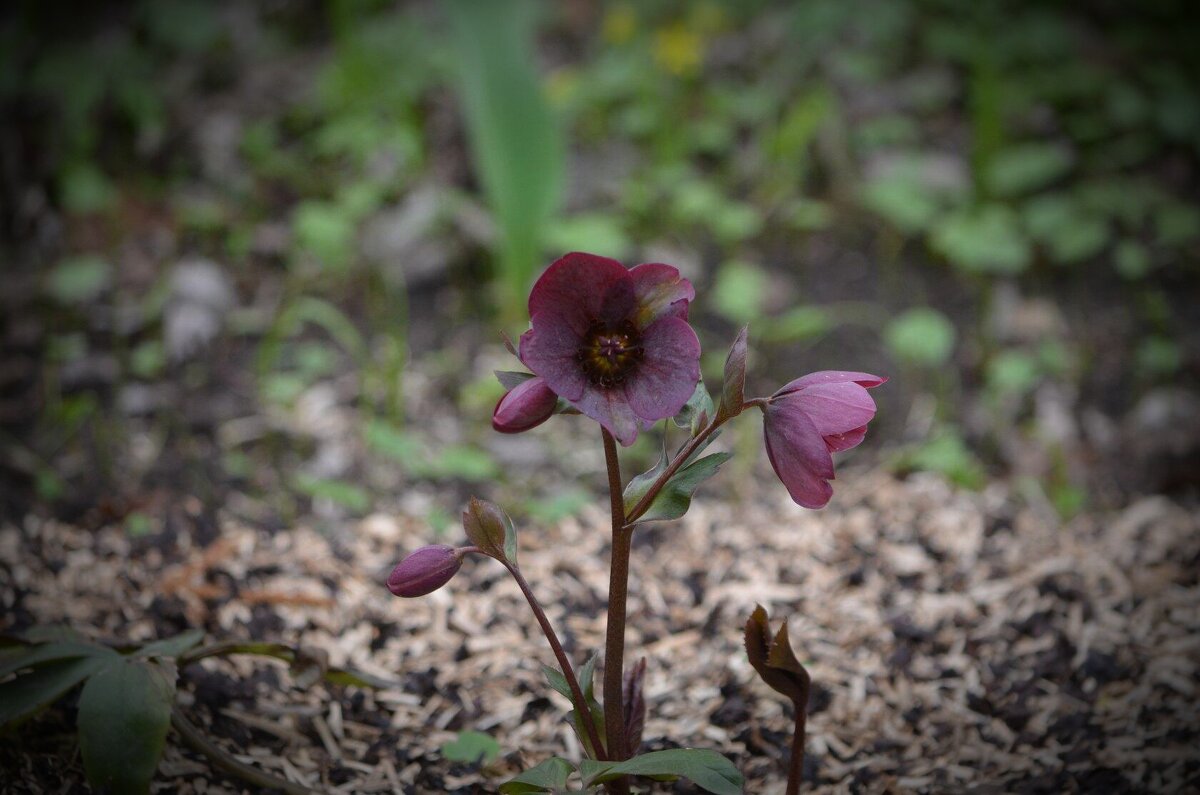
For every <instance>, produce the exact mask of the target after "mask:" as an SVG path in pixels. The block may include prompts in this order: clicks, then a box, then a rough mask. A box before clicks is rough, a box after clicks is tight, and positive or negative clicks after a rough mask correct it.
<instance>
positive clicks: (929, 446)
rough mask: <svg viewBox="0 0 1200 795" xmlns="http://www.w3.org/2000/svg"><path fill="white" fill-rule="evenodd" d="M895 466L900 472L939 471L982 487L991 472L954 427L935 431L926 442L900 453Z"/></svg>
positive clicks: (960, 482) (969, 485) (967, 484)
mask: <svg viewBox="0 0 1200 795" xmlns="http://www.w3.org/2000/svg"><path fill="white" fill-rule="evenodd" d="M892 466H893V467H894V468H895V469H896V470H898V471H899V472H900V473H905V472H937V473H939V474H941V475H943V476H945V477H946V478H948V479H949V480H951V481H953V482H954V483H957V484H958V485H960V486H963V487H965V488H968V489H978V488H982V487H983V485H984V483H985V482H986V481H987V474H986V472H985V471H984V469H983V466H982V465H981V464H980V463H979V459H978V458H976V457H975V454H974V453H972V452H971V450H970V449H969V448H968V447H967V445H966V443H965V442H964V441H963V439H962V437H961V436H960V435H959V434H958V433H957V432H956V431H955V430H954V429H953V428H945V429H942V430H940V431H938V432H936V433H934V434H933V435H932V436H931V437H930V438H929V439H928V440H927V441H925V442H924V443H923V444H921V445H919V446H916V447H914V448H912V449H910V450H907V451H905V452H904V453H902V454H901V455H899V456H898V457H896V458H895V459H894V460H893V462H892Z"/></svg>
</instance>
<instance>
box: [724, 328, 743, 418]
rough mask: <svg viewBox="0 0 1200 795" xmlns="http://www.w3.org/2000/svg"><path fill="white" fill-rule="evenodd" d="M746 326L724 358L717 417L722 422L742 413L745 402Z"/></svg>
mask: <svg viewBox="0 0 1200 795" xmlns="http://www.w3.org/2000/svg"><path fill="white" fill-rule="evenodd" d="M748 332H749V329H748V327H747V326H742V330H741V331H739V332H738V335H737V337H736V338H735V339H734V341H733V345H731V346H730V348H729V355H728V356H727V357H725V380H724V381H723V383H722V384H721V410H720V412H719V413H718V415H717V416H718V417H720V418H721V419H722V420H725V419H728V418H730V417H736V416H737V415H738V414H740V413H741V411H742V403H744V402H745V400H746V335H747V333H748Z"/></svg>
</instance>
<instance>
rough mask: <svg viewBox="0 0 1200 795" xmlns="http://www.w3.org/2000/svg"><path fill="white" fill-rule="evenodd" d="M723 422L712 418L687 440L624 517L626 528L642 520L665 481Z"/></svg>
mask: <svg viewBox="0 0 1200 795" xmlns="http://www.w3.org/2000/svg"><path fill="white" fill-rule="evenodd" d="M724 422H725V420H724V419H718V418H716V417H714V418H713V420H712V421H711V422H710V423H709V424H708V425H707V426H705V428H704V429H703V430H701V431H700V433H698V434H696V435H695V436H693V437H692V438H691V439H689V440H688V443H687V444H685V445H684V446H683V449H682V450H680V451H679V454H678V455H677V456H675V458H674V460H672V461H671V463H670V464H668V465H667V468H666V470H665V471H664V472H663V473H662V474H661V475H659V476H658V480H656V481H654V483H652V484H651V485H650V489H649V491H647V492H646V493H645V494H643V495H642V498H641V499H640V500H638V501H637V504H636V505H634V506H633V508H632V509H631V510H630V511H629V515H628V516H626V517H625V526H626V527H627V528H632V527H633V525H634V523H635V522H636V521H637V520H638V519H640V518H642V516H643V515H644V514H645V513H646V511H648V510H650V506H651V505H653V504H654V498H655V497H657V496H658V493H659V492H660V491H662V490H663V486H666V485H667V481H668V480H670V479H671V478H672V477H673V476H674V475H675V473H676V472H678V471H679V468H680V467H682V466H683V465H684V463H685V462H686V461H687V460H688V458H690V457H691V455H692V453H694V452H696V449H697V448H698V447H699V446H700V445H701V444H703V443H704V441H705V440H706V439H707V438H708V437H709V436H712V434H713V431H715V430H716V429H717V428H719V427H721V425H722V424H723V423H724Z"/></svg>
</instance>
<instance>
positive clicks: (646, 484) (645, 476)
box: [622, 448, 670, 516]
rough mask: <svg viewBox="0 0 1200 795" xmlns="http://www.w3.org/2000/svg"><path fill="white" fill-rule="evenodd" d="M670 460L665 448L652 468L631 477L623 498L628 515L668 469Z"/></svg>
mask: <svg viewBox="0 0 1200 795" xmlns="http://www.w3.org/2000/svg"><path fill="white" fill-rule="evenodd" d="M669 462H670V461H669V459H668V457H667V451H666V449H665V448H664V449H663V451H662V455H661V456H659V459H658V462H657V463H655V465H654V466H652V467H650V469H647V470H646V471H645V472H643V473H642V474H640V475H637V476H635V477H633V478H631V479H630V481H629V483H628V484H626V486H625V493H624V494H623V495H622V498H623V499H624V501H625V515H626V516H628V515H629V512H630V511H632V510H633V509H634V507H635V506H637V504H638V503H639V502H640V501H641V499H642V497H645V496H646V494H647V493H648V492H649V491H650V487H651V486H653V485H654V481H656V480H658V478H659V476H660V475H662V473H664V472H666V471H667V464H668V463H669Z"/></svg>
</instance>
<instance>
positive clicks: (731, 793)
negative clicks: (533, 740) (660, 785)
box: [580, 748, 745, 795]
mask: <svg viewBox="0 0 1200 795" xmlns="http://www.w3.org/2000/svg"><path fill="white" fill-rule="evenodd" d="M580 772H581V773H582V774H583V776H584V784H587V785H589V786H590V785H594V784H603V783H605V782H607V781H612V780H613V779H615V778H618V777H620V776H649V777H654V778H657V777H660V776H678V777H682V778H686V779H688V780H690V781H691V782H692V783H694V784H695V785H696V786H698V787H700V788H701V789H703V790H705V791H706V792H713V793H716V795H741V792H742V787H743V785H744V784H745V779H744V778H742V774H741V773H739V772H738V769H737V768H736V767H734V766H733V763H732V762H730V761H729V760H728V759H726V758H725V757H724V756H722V755H721V754H718V753H717V752H716V751H709V750H706V749H702V748H673V749H671V750H668V751H651V752H650V753H648V754H642V755H641V756H635V757H633V758H632V759H627V760H625V761H624V762H620V763H617V764H614V763H612V762H589V761H587V760H585V762H584V763H583V764H581V765H580Z"/></svg>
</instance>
